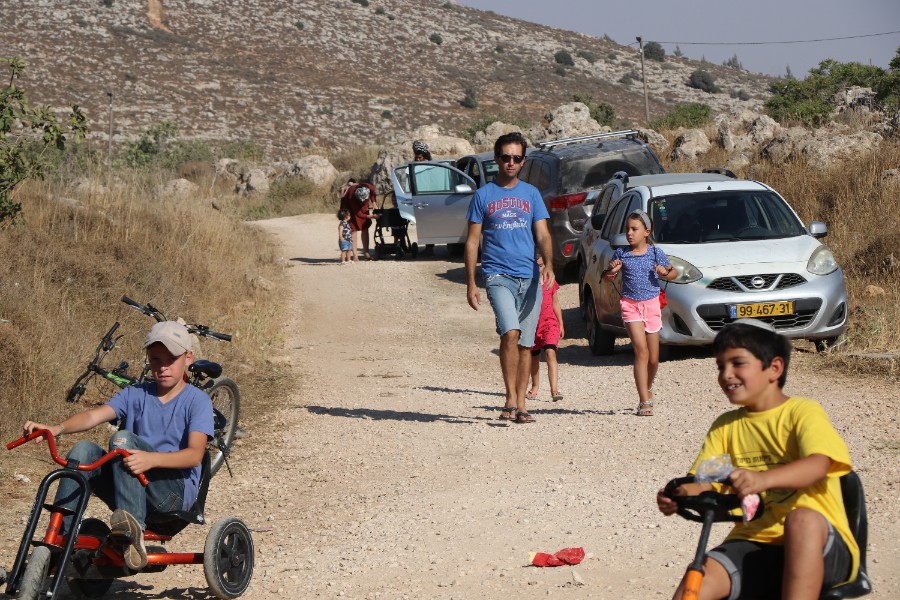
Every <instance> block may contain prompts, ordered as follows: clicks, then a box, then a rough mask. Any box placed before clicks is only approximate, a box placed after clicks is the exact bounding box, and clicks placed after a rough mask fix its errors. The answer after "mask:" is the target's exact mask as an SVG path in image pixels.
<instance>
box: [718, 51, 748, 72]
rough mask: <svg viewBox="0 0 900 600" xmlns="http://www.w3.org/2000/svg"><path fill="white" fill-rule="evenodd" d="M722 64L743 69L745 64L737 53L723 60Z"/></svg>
mask: <svg viewBox="0 0 900 600" xmlns="http://www.w3.org/2000/svg"><path fill="white" fill-rule="evenodd" d="M722 65H723V66H725V67H729V68H732V69H743V68H744V65H742V64H741V61H740V60H738V56H737V54H735V55H734V56H732V57H731V58H729V59H726V60H724V61H722Z"/></svg>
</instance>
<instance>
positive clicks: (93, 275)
mask: <svg viewBox="0 0 900 600" xmlns="http://www.w3.org/2000/svg"><path fill="white" fill-rule="evenodd" d="M163 177H164V176H163V174H155V173H132V174H119V175H118V180H117V181H118V182H117V183H116V184H115V185H114V186H113V190H112V191H103V190H102V189H101V188H100V186H99V183H98V184H97V185H96V186H95V187H94V190H95V191H94V192H93V193H84V194H78V195H76V193H75V192H74V191H73V189H72V188H71V187H70V186H67V185H66V183H65V182H61V181H57V182H42V183H35V182H32V183H30V184H28V185H26V186H24V187H22V188H20V189H19V190H17V191H18V192H19V194H18V197H17V200H19V201H21V202H22V204H23V206H24V210H25V213H24V214H25V218H24V220H23V221H22V222H21V223H20V224H19V225H17V226H15V227H13V228H10V229H7V230H5V231H3V232H2V236H0V251H2V255H3V256H4V260H3V262H2V265H0V319H2V322H0V414H2V415H3V418H2V419H0V439H3V440H6V441H8V440H10V439H12V438H13V437H14V436H15V435H17V434H18V431H19V427H20V426H21V424H22V423H23V422H24V421H25V419H26V418H29V419H35V420H46V421H49V422H55V421H57V420H59V419H60V418H61V417H63V416H65V415H67V414H69V413H71V412H73V410H74V409H76V408H77V407H75V406H72V405H67V404H66V403H65V401H64V397H65V393H66V390H67V389H68V387H69V386H70V385H71V384H72V383H73V382H74V380H75V378H76V376H77V375H78V374H79V373H80V372H81V370H82V369H83V368H84V366H85V365H86V364H87V362H88V360H89V359H90V357H91V356H92V355H93V351H94V348H95V347H96V345H97V343H98V342H99V340H100V338H101V336H102V335H103V333H105V332H106V331H107V329H109V327H110V326H111V325H112V324H113V323H114V322H116V321H120V322H121V323H122V327H121V328H120V331H121V332H122V333H125V334H126V335H125V337H124V338H123V339H122V340H121V348H119V349H117V350H116V351H115V352H114V354H111V355H110V356H109V357H108V358H109V363H111V364H117V363H118V362H119V361H120V360H128V361H129V362H130V363H131V364H132V365H137V367H136V368H137V369H139V368H140V367H139V365H140V364H141V356H142V354H141V349H140V346H141V342H142V341H143V338H144V336H145V334H146V332H147V330H148V329H149V327H150V325H151V324H152V321H151V319H150V318H149V317H146V316H143V315H141V314H140V313H138V312H137V311H134V310H132V309H130V308H128V307H127V306H125V305H124V304H123V303H121V302H120V301H119V299H120V297H121V296H122V295H123V294H125V295H128V296H130V297H132V298H134V299H136V300H138V301H140V302H143V303H152V304H154V305H155V306H156V307H158V308H159V309H161V310H162V311H163V312H164V313H166V314H167V316H169V317H171V318H174V317H177V316H181V317H183V318H184V319H185V320H186V321H187V322H189V323H202V324H205V325H208V326H210V328H212V329H214V330H217V331H222V332H227V333H232V334H234V341H233V342H232V343H231V344H228V343H224V342H223V343H218V342H215V341H213V340H206V341H204V343H203V344H202V349H203V353H204V354H205V355H207V357H208V358H210V359H211V360H216V361H219V362H222V364H223V365H224V366H225V372H226V373H227V374H230V375H231V376H232V377H233V378H234V379H235V380H236V381H237V382H238V384H239V385H240V387H241V390H242V394H243V396H244V407H245V411H246V409H251V410H252V408H251V407H252V406H253V404H254V402H255V399H257V398H263V397H266V396H267V395H269V392H268V391H267V389H266V388H267V386H271V385H273V383H272V380H273V377H274V378H275V379H276V380H277V378H278V374H277V373H275V372H274V371H273V370H272V367H271V366H270V365H265V364H264V359H265V357H266V355H267V352H268V351H269V349H270V347H271V344H272V341H273V340H276V339H277V334H276V333H275V330H276V327H275V323H277V322H278V321H277V318H276V312H277V306H278V297H277V292H265V291H261V290H262V288H261V287H260V286H259V285H258V284H259V282H260V281H261V278H263V279H265V278H268V279H274V278H275V277H276V276H275V275H272V274H270V272H271V271H272V270H273V269H275V268H277V267H276V266H275V255H274V252H273V250H272V249H271V247H270V244H269V243H268V240H267V239H266V238H265V237H264V235H263V234H261V233H260V232H258V231H256V230H254V229H252V228H250V227H249V226H247V225H246V224H245V223H242V222H241V221H239V220H238V219H235V218H234V217H231V216H228V215H227V214H225V213H223V212H219V211H216V210H213V209H212V208H210V200H209V199H186V200H181V201H178V200H171V199H162V198H156V197H154V196H153V195H152V193H151V192H150V191H149V190H151V189H152V188H153V186H154V185H155V184H156V183H158V182H159V181H162V179H163ZM103 399H104V398H100V397H98V396H97V395H96V394H95V395H94V396H93V398H92V399H91V400H89V398H88V397H86V398H85V404H88V403H89V402H90V401H101V400H103Z"/></svg>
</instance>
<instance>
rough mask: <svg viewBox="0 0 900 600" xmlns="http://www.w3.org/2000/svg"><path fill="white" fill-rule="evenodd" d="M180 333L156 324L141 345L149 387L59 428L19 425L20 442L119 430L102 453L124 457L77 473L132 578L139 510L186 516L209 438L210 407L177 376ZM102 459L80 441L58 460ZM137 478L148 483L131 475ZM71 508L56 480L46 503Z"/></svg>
mask: <svg viewBox="0 0 900 600" xmlns="http://www.w3.org/2000/svg"><path fill="white" fill-rule="evenodd" d="M191 347H192V346H191V336H190V333H189V332H188V330H187V327H185V326H184V325H182V324H180V323H177V322H175V321H163V322H161V323H157V324H156V325H154V326H153V328H152V329H151V330H150V334H149V335H148V336H147V339H146V340H145V341H144V348H145V349H146V351H147V362H148V364H149V365H150V369H151V372H152V374H153V379H154V381H151V382H147V383H143V384H141V385H136V386H130V387H127V388H125V389H123V390H122V391H120V392H119V393H118V394H116V395H115V396H113V398H112V399H110V401H109V402H107V403H106V404H104V405H103V406H99V407H97V408H94V409H91V410H87V411H84V412H79V413H76V414H74V415H72V416H70V417H69V418H67V419H66V420H64V421H63V422H62V423H60V424H59V425H44V424H41V423H34V422H32V421H27V422H26V423H25V425H24V427H23V428H24V431H25V434H26V435H28V434H30V433H31V432H32V431H34V430H36V429H49V430H50V432H51V433H53V434H54V436H56V437H57V438H58V437H60V436H61V435H62V434H63V433H78V432H81V431H87V430H89V429H92V428H94V427H96V426H97V425H100V424H102V423H106V422H109V421H112V420H117V421H118V422H119V423H121V426H122V429H121V430H120V431H118V432H116V433H115V434H114V435H113V436H112V438H111V439H110V441H109V449H110V450H115V449H117V448H123V449H125V450H128V452H129V453H130V455H129V456H128V457H126V458H123V459H122V460H113V461H110V462H108V463H106V464H105V465H103V466H102V467H101V468H99V469H95V470H93V471H82V472H81V473H82V475H84V476H85V477H86V478H87V479H88V482H89V484H90V487H91V492H93V493H94V494H96V495H97V496H98V497H99V498H100V499H101V500H103V502H105V503H106V504H107V506H109V507H110V508H112V509H114V510H113V514H112V517H111V519H110V528H111V530H112V532H113V533H117V534H128V535H129V536H130V538H131V540H132V544H131V546H129V547H128V549H127V550H126V552H125V564H126V565H127V566H128V568H129V569H132V570H135V571H139V570H141V569H143V568H144V567H145V566H147V551H146V549H145V548H144V528H145V527H146V517H147V511H148V510H151V511H154V512H169V511H174V510H187V509H190V507H191V506H193V504H194V501H195V500H196V498H197V489H198V487H199V483H200V463H201V462H202V461H203V454H204V452H205V451H206V444H207V441H208V440H209V439H211V438H212V436H213V409H212V402H211V401H210V399H209V396H207V395H206V394H205V393H204V392H202V391H201V390H199V389H197V388H196V387H194V386H192V385H189V384H188V383H187V382H186V378H185V372H186V371H187V367H188V365H190V364H191V362H192V361H193V353H192V351H191ZM104 454H106V451H104V450H103V449H102V448H101V447H100V446H98V445H97V444H95V443H93V442H87V441H80V442H78V443H77V444H75V446H74V447H73V448H72V450H71V451H70V452H69V453H68V455H67V456H66V458H68V459H72V460H77V461H78V462H79V463H81V464H89V463H92V462H94V461H96V460H97V459H99V458H100V457H101V456H103V455H104ZM141 473H145V474H146V477H147V479H148V480H149V484H148V485H147V487H144V486H142V485H141V483H140V482H139V481H138V479H137V475H140V474H141ZM77 503H78V484H77V482H75V481H73V480H71V479H68V478H64V479H62V480H61V481H60V484H59V489H58V490H57V492H56V500H55V501H54V504H55V505H56V506H61V507H64V508H69V509H74V508H75V506H76V505H77ZM72 519H73V517H72V516H71V515H69V516H67V517H65V518H64V519H63V531H62V533H63V534H69V535H72V534H74V533H75V532H73V531H71V529H72Z"/></svg>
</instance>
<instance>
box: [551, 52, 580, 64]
mask: <svg viewBox="0 0 900 600" xmlns="http://www.w3.org/2000/svg"><path fill="white" fill-rule="evenodd" d="M553 59H554V60H555V61H556V62H557V63H558V64H560V65H563V66H566V67H574V66H575V60H574V59H573V58H572V55H571V54H569V52H568V51H567V50H560V51H559V52H557V53H556V54H554V55H553Z"/></svg>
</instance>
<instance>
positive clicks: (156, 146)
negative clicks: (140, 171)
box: [125, 121, 180, 167]
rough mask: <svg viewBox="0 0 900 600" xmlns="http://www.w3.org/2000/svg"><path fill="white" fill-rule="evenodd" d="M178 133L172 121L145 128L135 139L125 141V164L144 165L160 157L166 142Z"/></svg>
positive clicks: (178, 130)
mask: <svg viewBox="0 0 900 600" xmlns="http://www.w3.org/2000/svg"><path fill="white" fill-rule="evenodd" d="M179 133H180V129H179V127H178V125H176V124H175V123H173V122H172V121H162V122H160V123H155V124H153V125H151V126H150V127H148V128H147V129H145V130H144V131H143V132H142V133H141V136H140V137H139V138H138V139H137V140H135V141H129V142H125V164H127V165H128V166H129V167H144V166H147V165H150V164H152V163H154V162H156V161H158V160H160V159H161V158H162V155H163V153H164V151H165V147H166V144H167V143H168V142H169V140H172V139H174V138H175V137H177V136H178V134H179Z"/></svg>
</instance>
